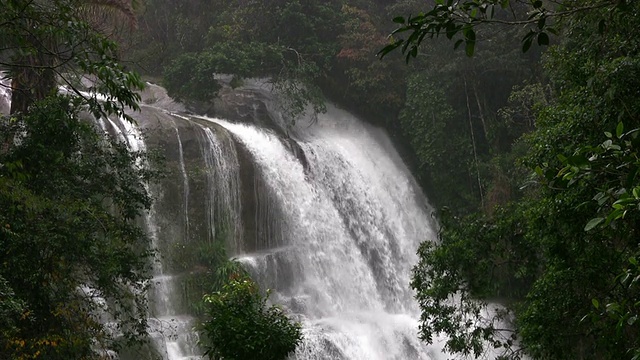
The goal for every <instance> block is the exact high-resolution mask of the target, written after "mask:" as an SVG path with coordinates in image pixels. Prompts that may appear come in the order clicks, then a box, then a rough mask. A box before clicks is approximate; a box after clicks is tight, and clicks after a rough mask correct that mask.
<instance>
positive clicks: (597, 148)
mask: <svg viewBox="0 0 640 360" xmlns="http://www.w3.org/2000/svg"><path fill="white" fill-rule="evenodd" d="M483 4H484V5H486V7H485V9H484V10H482V9H481V8H480V7H481V6H482V5H483ZM490 5H492V4H490V3H488V2H487V3H484V2H480V3H473V4H471V3H468V4H466V5H465V4H458V5H455V6H453V7H452V8H453V9H454V10H455V11H453V12H449V11H450V10H451V9H449V10H447V9H445V8H443V7H442V6H444V5H443V4H441V3H437V4H436V8H437V10H434V11H431V12H426V13H424V14H421V15H420V17H419V18H418V20H416V22H415V23H414V22H410V26H409V27H405V29H406V30H407V31H410V34H411V35H410V37H409V38H407V40H403V42H402V43H401V44H396V45H397V46H396V48H397V47H400V46H405V45H406V48H405V49H404V50H405V54H408V56H409V57H411V56H414V54H415V53H417V51H418V50H417V47H414V46H418V45H419V44H420V42H421V41H422V39H423V38H427V37H429V36H432V35H433V36H437V35H438V34H447V35H451V36H450V38H452V39H453V38H454V35H457V34H458V35H459V34H462V36H463V39H461V40H462V42H461V43H465V42H467V45H469V42H472V44H471V46H472V47H473V48H472V49H471V51H469V49H467V50H468V51H467V52H468V53H473V50H474V49H475V46H476V43H475V35H476V30H478V28H477V26H479V25H480V24H483V23H486V22H507V21H505V20H501V18H494V17H493V16H491V15H490V13H491V7H490ZM531 5H532V8H531V10H532V14H533V16H532V17H531V18H530V19H528V20H522V21H520V20H516V21H515V23H516V24H533V25H534V26H536V27H538V30H533V33H534V35H528V37H527V35H525V36H524V37H523V48H524V50H527V49H528V48H529V46H530V45H531V42H532V41H533V40H532V39H534V40H535V39H537V41H538V43H539V44H542V45H544V44H546V43H547V40H545V39H546V38H545V35H542V34H544V33H545V32H543V30H544V29H546V31H549V28H548V26H549V23H550V22H551V19H550V17H555V18H558V19H559V18H562V21H560V22H557V23H556V24H555V25H554V28H555V29H556V30H557V32H558V33H559V34H562V35H561V36H560V37H559V38H558V44H557V45H555V46H552V47H550V48H549V50H548V51H547V53H546V55H545V58H544V64H545V67H546V74H547V75H548V77H549V87H550V88H551V89H552V92H551V97H550V98H548V99H546V100H545V101H540V102H539V103H538V105H537V106H535V107H533V108H532V109H533V111H534V115H535V128H534V129H533V130H532V131H531V132H530V133H528V134H525V135H524V136H523V137H522V138H520V139H519V140H518V144H519V145H520V146H521V147H523V148H525V149H526V152H525V153H524V154H523V155H521V156H520V159H519V161H518V163H519V164H520V165H523V166H524V167H525V168H527V169H528V170H529V171H528V173H529V174H528V175H526V176H521V177H520V179H519V181H520V184H521V191H520V193H519V194H518V196H517V201H514V202H512V203H510V204H506V205H503V206H502V207H501V208H498V209H497V210H495V212H492V213H477V214H474V215H471V216H469V217H465V218H457V217H450V216H448V215H446V213H443V216H442V225H443V228H442V230H441V232H440V234H439V239H438V242H437V243H436V244H433V243H425V244H423V245H422V247H421V249H420V253H419V254H420V258H421V260H420V263H419V264H418V265H417V266H416V268H415V270H414V276H413V281H412V286H413V287H414V289H415V290H416V292H417V298H418V300H419V302H420V305H421V309H422V317H421V329H420V333H421V336H422V338H423V339H425V340H427V341H431V340H432V338H433V336H435V335H436V334H445V335H447V336H448V338H449V340H448V342H447V350H449V351H451V352H456V353H463V354H473V355H476V356H478V355H479V354H481V353H483V352H484V351H486V349H487V347H493V346H497V347H498V348H502V349H504V350H503V355H504V356H505V357H509V358H519V357H520V356H521V355H522V354H523V353H525V354H528V355H530V356H532V357H533V358H541V359H576V358H579V359H637V358H638V354H639V351H638V349H639V343H638V323H637V321H636V320H637V314H638V308H639V307H640V303H638V294H639V288H638V280H635V279H640V278H637V271H638V270H637V269H638V267H637V255H638V251H639V248H638V243H637V237H638V231H639V230H640V229H638V226H637V224H638V215H639V213H638V212H637V207H636V205H637V197H636V194H634V189H635V188H636V187H637V184H638V175H637V166H636V164H637V161H636V158H635V154H636V146H637V142H638V140H637V135H636V133H637V131H636V130H635V129H637V128H638V127H639V126H640V123H639V122H638V119H639V118H638V113H639V111H640V106H639V103H638V97H637V88H638V86H639V84H640V76H638V71H637V63H638V49H640V47H639V44H638V41H637V36H638V34H637V31H636V30H635V28H633V27H632V26H631V24H633V23H634V22H636V21H637V11H638V4H637V3H626V2H623V3H609V2H597V1H587V2H578V3H574V2H563V3H561V5H563V6H564V8H563V10H558V11H556V12H549V11H547V10H544V11H543V9H544V6H543V4H542V3H541V2H540V3H539V2H536V3H532V4H531ZM474 9H477V10H474ZM488 14H489V15H488ZM475 19H479V20H475ZM492 19H494V20H492ZM400 20H401V19H398V21H400ZM403 21H405V20H403ZM449 21H451V23H449ZM509 22H511V23H513V22H514V21H509ZM447 24H449V25H447ZM405 25H406V21H405ZM414 25H415V27H412V26H414ZM438 25H440V27H438ZM447 26H448V28H447ZM631 28H633V30H632V31H630V30H629V29H631ZM414 30H415V31H416V32H415V33H414V32H411V31H414ZM447 30H450V31H449V33H447ZM413 34H417V35H416V36H415V37H411V36H412V35H413ZM528 34H531V32H529V33H528ZM534 36H535V37H534ZM541 39H542V40H541ZM478 44H479V43H478ZM392 48H393V47H392ZM390 49H391V48H388V49H387V50H390ZM414 49H416V50H414ZM625 129H631V130H628V131H625ZM513 166H514V167H515V166H517V165H515V164H514V165H513ZM636 192H637V191H636ZM496 298H497V299H502V302H503V306H506V309H508V310H509V311H510V312H512V313H513V314H514V315H515V319H514V324H515V327H514V328H513V329H512V331H514V336H513V337H512V338H510V337H509V336H507V337H504V335H505V334H506V333H505V331H503V330H500V329H499V325H498V324H499V323H498V322H496V321H497V320H500V319H502V318H503V317H504V313H503V312H497V313H493V314H495V315H497V316H495V315H492V313H491V312H489V313H483V312H482V311H481V310H482V309H483V308H484V307H485V306H486V305H487V301H488V300H489V299H496ZM452 299H455V300H456V301H452Z"/></svg>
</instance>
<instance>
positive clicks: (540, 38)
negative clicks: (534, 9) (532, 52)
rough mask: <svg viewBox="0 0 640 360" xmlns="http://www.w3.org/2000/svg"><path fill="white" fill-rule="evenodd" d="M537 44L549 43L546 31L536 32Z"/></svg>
mask: <svg viewBox="0 0 640 360" xmlns="http://www.w3.org/2000/svg"><path fill="white" fill-rule="evenodd" d="M538 45H540V46H543V45H549V35H547V33H544V32H541V33H540V34H538Z"/></svg>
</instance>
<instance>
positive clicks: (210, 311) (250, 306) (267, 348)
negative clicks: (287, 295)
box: [201, 273, 302, 360]
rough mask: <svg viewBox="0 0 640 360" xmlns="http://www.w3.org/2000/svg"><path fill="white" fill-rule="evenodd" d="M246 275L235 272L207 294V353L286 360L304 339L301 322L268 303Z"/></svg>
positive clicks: (240, 358)
mask: <svg viewBox="0 0 640 360" xmlns="http://www.w3.org/2000/svg"><path fill="white" fill-rule="evenodd" d="M267 298H268V293H267V296H263V295H262V294H261V293H260V289H259V288H258V286H257V285H256V284H255V283H254V282H253V281H251V279H249V278H248V277H247V276H246V275H240V274H239V273H238V274H235V275H232V276H231V277H230V278H229V280H228V282H227V283H226V284H225V285H224V286H223V288H222V290H221V291H218V292H215V293H213V294H211V295H206V296H205V297H204V303H205V307H206V313H207V317H208V319H207V320H206V322H205V323H204V324H203V327H202V330H201V332H202V334H203V335H204V337H205V338H206V340H205V342H204V343H205V347H206V349H207V351H206V353H205V355H208V356H209V358H210V359H216V360H217V359H228V360H253V359H265V360H284V359H286V358H287V356H288V355H289V354H290V353H292V352H293V351H294V350H295V348H296V346H297V345H298V343H300V341H301V339H302V333H301V327H300V324H298V323H294V322H292V321H291V320H290V319H289V318H288V317H287V316H286V315H285V314H284V313H283V311H282V310H281V309H280V308H279V307H277V306H275V305H268V304H267Z"/></svg>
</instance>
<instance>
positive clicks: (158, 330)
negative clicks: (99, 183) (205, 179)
mask: <svg viewBox="0 0 640 360" xmlns="http://www.w3.org/2000/svg"><path fill="white" fill-rule="evenodd" d="M107 122H108V123H109V125H110V128H109V127H107V125H106V123H107ZM98 123H99V125H100V126H101V127H102V128H103V130H105V131H106V132H109V129H111V131H112V132H114V133H115V135H116V136H117V138H118V139H120V140H121V141H124V142H125V143H126V144H127V145H128V146H129V148H130V149H131V151H146V148H147V146H146V144H145V141H144V137H143V135H142V133H141V131H140V130H139V129H138V127H137V126H136V125H135V124H132V123H130V122H129V121H127V120H125V119H122V118H120V119H117V120H112V119H109V118H107V119H106V122H105V121H104V120H103V119H99V120H98ZM178 136H179V134H178ZM136 166H148V165H147V164H142V163H137V164H136ZM185 176H186V175H185ZM147 190H148V191H149V190H150V189H147ZM144 220H145V221H144V222H145V226H146V228H147V232H148V233H149V237H150V238H151V241H152V243H151V244H150V245H151V248H152V249H153V250H154V251H155V254H156V257H155V259H154V262H153V270H154V274H153V275H154V276H153V277H152V278H151V284H150V289H149V294H148V298H149V311H150V314H149V315H150V317H149V319H148V322H149V335H150V337H151V339H152V340H153V341H154V343H155V348H156V351H157V352H158V353H159V356H160V357H161V358H162V359H166V360H189V359H199V358H200V356H199V355H198V354H199V349H198V347H197V336H196V335H195V334H194V332H193V329H192V328H193V326H194V324H195V319H194V318H193V317H192V316H190V315H188V314H184V313H182V311H181V309H180V307H179V305H178V304H177V301H176V299H177V298H179V297H180V289H179V287H178V286H177V280H178V279H177V278H176V276H175V275H171V274H165V271H164V267H163V259H162V255H163V254H162V253H161V252H160V251H159V234H158V233H159V227H158V224H157V220H156V209H155V206H152V208H151V209H150V211H149V212H147V213H145V216H144Z"/></svg>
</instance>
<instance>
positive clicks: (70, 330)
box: [0, 97, 152, 359]
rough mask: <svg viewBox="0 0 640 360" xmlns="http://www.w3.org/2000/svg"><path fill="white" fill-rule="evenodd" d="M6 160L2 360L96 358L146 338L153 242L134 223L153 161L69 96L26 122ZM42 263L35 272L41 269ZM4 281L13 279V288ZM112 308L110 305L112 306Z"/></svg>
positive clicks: (42, 105)
mask: <svg viewBox="0 0 640 360" xmlns="http://www.w3.org/2000/svg"><path fill="white" fill-rule="evenodd" d="M4 124H5V126H3V130H4V131H7V126H15V127H19V129H20V132H21V133H22V134H24V135H22V136H20V139H19V141H18V142H17V144H16V145H15V146H13V147H12V148H11V150H10V151H8V152H7V153H4V154H2V155H1V156H0V163H1V164H2V167H0V204H1V206H0V208H2V212H1V213H0V222H1V223H2V230H1V231H0V244H1V247H2V253H1V254H0V264H2V265H1V266H0V277H1V278H3V287H4V286H6V288H5V289H3V293H5V294H9V295H10V296H8V297H4V296H3V297H2V299H1V300H2V301H1V303H2V305H1V307H2V308H3V311H5V310H4V309H6V311H7V315H8V317H6V318H4V320H3V321H6V322H7V324H6V325H8V326H10V327H4V326H3V331H2V337H0V354H4V355H3V356H2V357H3V358H29V357H42V358H47V359H68V358H88V357H91V354H92V353H93V351H94V350H96V347H97V349H117V348H118V346H119V345H118V344H116V343H114V340H116V339H113V338H112V335H113V334H111V332H110V331H108V330H107V329H106V328H105V324H104V323H102V322H101V321H100V320H99V319H100V317H101V314H102V313H103V312H106V313H110V314H111V316H113V318H114V321H116V322H117V323H118V324H119V325H118V327H119V329H120V331H122V335H124V338H126V339H127V341H133V340H135V339H136V338H139V337H140V336H141V335H143V334H144V333H145V332H146V321H145V319H146V298H145V296H144V290H145V289H146V285H145V284H146V283H145V281H144V280H145V279H147V277H148V276H149V270H150V269H149V268H148V267H149V257H148V250H147V248H148V238H147V236H146V235H145V234H144V232H143V230H142V229H141V228H139V227H138V226H136V225H135V222H134V220H135V218H136V217H137V216H139V215H140V213H141V212H142V211H143V210H144V209H145V208H148V207H149V206H150V198H149V195H148V194H147V191H146V189H145V187H144V183H145V182H147V181H149V179H150V177H151V175H152V173H151V172H149V171H147V170H145V169H144V168H141V167H140V166H138V165H136V164H141V163H144V161H146V160H145V157H144V156H145V155H144V154H142V153H135V152H130V151H129V149H128V147H127V146H125V145H124V144H122V143H119V142H115V141H111V140H108V139H104V138H103V136H102V135H101V134H99V133H98V132H97V131H96V129H95V128H94V127H93V126H92V125H90V124H87V123H84V122H82V121H81V120H79V118H78V115H77V109H76V108H74V107H73V106H72V105H71V103H70V99H69V98H62V97H49V98H47V99H45V100H42V101H39V102H36V103H34V104H33V105H31V106H30V108H29V112H28V114H26V115H24V116H22V117H21V118H20V120H15V119H14V120H12V121H11V122H9V123H7V122H6V119H5V123H4ZM34 265H35V266H34ZM5 281H6V282H5ZM105 302H106V303H105Z"/></svg>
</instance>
